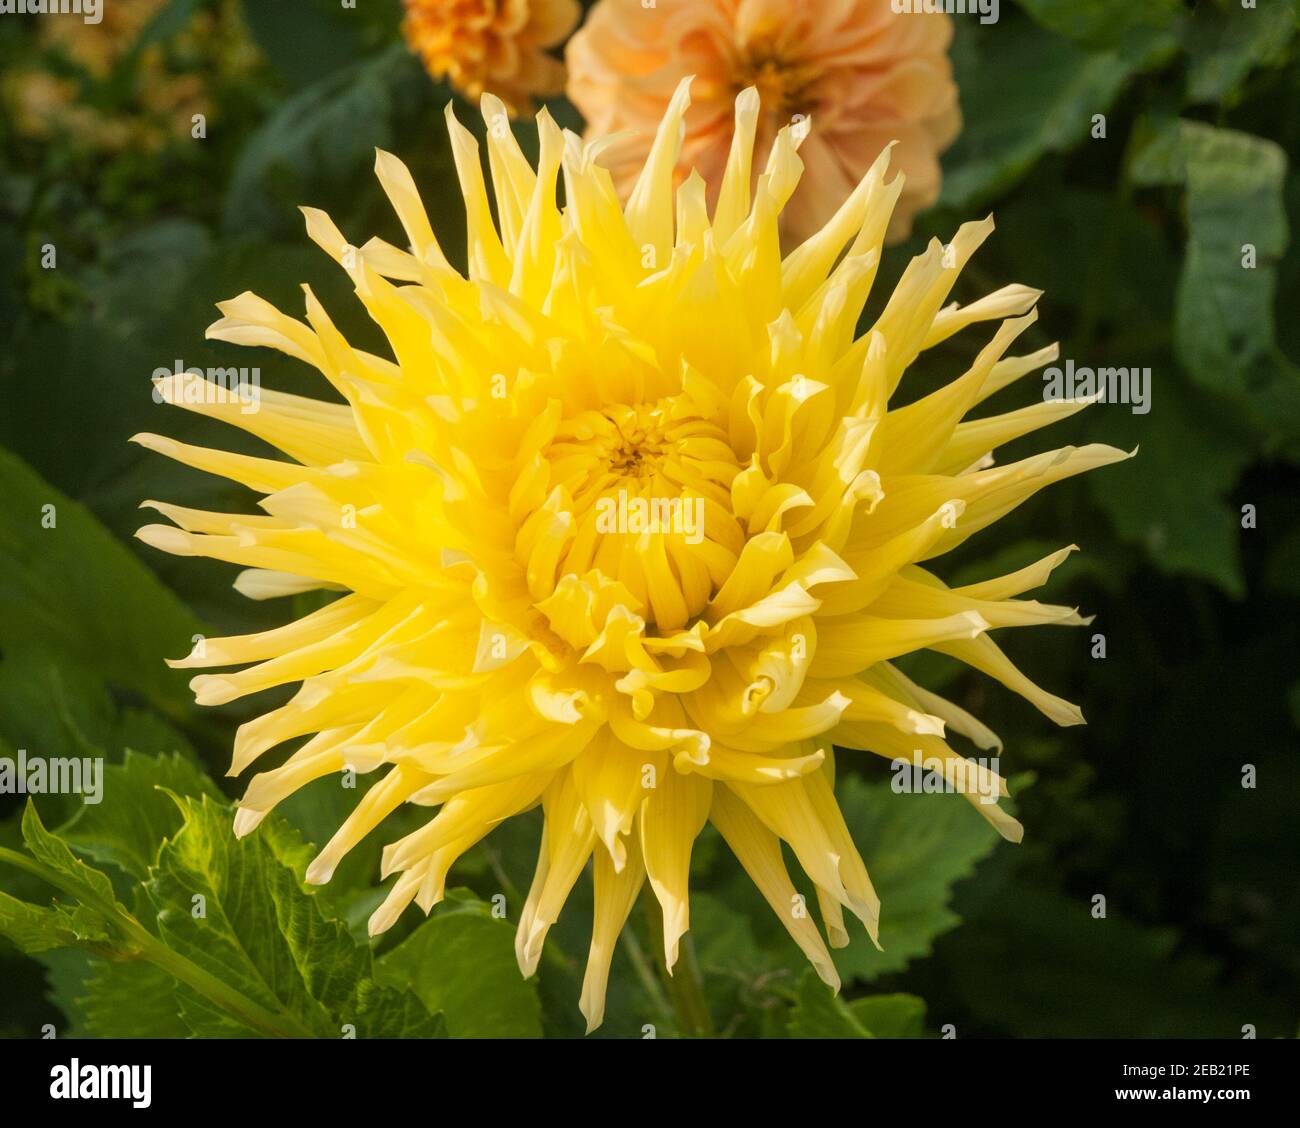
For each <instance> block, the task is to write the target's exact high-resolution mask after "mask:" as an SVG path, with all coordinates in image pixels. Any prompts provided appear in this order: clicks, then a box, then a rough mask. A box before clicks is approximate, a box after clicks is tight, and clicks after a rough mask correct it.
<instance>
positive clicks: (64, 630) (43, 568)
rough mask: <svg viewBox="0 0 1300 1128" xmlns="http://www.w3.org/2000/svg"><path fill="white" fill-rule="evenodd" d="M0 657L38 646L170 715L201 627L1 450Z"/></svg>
mask: <svg viewBox="0 0 1300 1128" xmlns="http://www.w3.org/2000/svg"><path fill="white" fill-rule="evenodd" d="M0 490H3V492H4V496H5V504H4V506H3V507H0V648H8V647H30V646H32V645H33V644H36V643H39V644H41V645H42V646H44V647H45V648H47V649H56V650H58V651H61V652H62V653H64V654H66V655H68V656H69V657H70V658H72V659H73V660H74V661H76V662H77V663H79V664H80V665H82V666H83V667H85V668H86V669H90V670H94V671H96V672H98V673H100V674H102V676H103V678H104V680H105V681H107V682H109V683H110V684H111V685H115V686H118V687H121V688H123V689H129V690H133V691H134V692H136V693H138V694H139V695H140V696H141V697H143V698H145V700H147V701H149V702H150V703H151V704H152V705H154V706H155V707H157V708H158V709H160V710H162V711H163V712H165V713H169V714H172V715H176V714H179V713H181V712H183V711H184V710H185V709H186V708H187V707H188V693H187V691H186V688H185V681H186V679H185V677H184V675H183V674H182V673H180V672H178V671H172V670H169V669H167V667H166V666H165V665H164V664H163V662H162V657H163V656H164V655H167V654H184V653H186V652H187V651H188V650H189V649H190V646H191V645H192V643H191V639H192V637H193V636H194V635H195V634H198V633H200V628H199V625H198V622H197V620H195V619H194V617H193V616H192V615H191V614H190V613H189V612H188V611H187V610H186V609H185V607H184V606H183V605H182V604H181V603H180V601H179V600H178V599H177V598H176V597H175V596H174V595H172V594H171V592H169V591H168V590H167V589H166V588H165V587H164V586H163V585H162V584H161V583H159V582H158V580H157V579H156V578H155V577H154V576H153V574H152V573H150V571H149V570H148V569H147V568H146V567H145V566H144V565H143V564H141V563H140V561H139V560H137V559H136V558H135V557H134V556H133V555H132V554H131V553H130V552H129V551H127V549H125V548H124V547H123V546H122V545H121V544H119V543H118V542H117V541H115V540H114V539H113V537H112V536H110V535H109V534H108V532H106V531H105V529H104V528H103V527H102V526H101V525H100V524H99V522H98V521H97V520H95V518H94V517H93V516H92V515H91V514H90V513H89V511H87V510H86V509H85V508H84V507H83V506H81V505H79V504H78V503H77V502H75V501H73V500H72V499H70V498H67V497H65V496H63V495H62V494H61V493H59V492H58V491H57V490H56V489H54V488H53V487H52V486H50V485H49V484H47V483H46V482H43V481H42V480H41V479H40V478H39V477H38V476H37V475H36V474H34V473H33V472H32V471H31V470H30V469H29V468H28V467H27V466H26V465H24V464H23V462H22V461H21V460H20V459H18V458H17V457H15V456H14V455H13V454H11V453H9V452H8V451H6V450H4V449H2V448H0Z"/></svg>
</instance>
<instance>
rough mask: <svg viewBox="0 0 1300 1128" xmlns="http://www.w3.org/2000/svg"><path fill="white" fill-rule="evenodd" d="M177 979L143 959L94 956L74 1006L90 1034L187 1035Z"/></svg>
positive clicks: (99, 1035) (131, 1035)
mask: <svg viewBox="0 0 1300 1128" xmlns="http://www.w3.org/2000/svg"><path fill="white" fill-rule="evenodd" d="M179 990H180V984H178V983H177V982H176V980H175V979H173V978H172V977H171V976H170V975H168V974H167V973H166V972H165V971H163V970H162V969H161V968H159V967H158V966H157V965H155V964H152V963H150V962H149V961H148V960H144V959H136V960H99V959H96V960H93V961H92V963H91V967H90V969H89V973H88V975H87V976H86V978H85V980H84V982H83V983H82V985H81V989H80V992H79V993H78V996H77V999H76V1007H77V1009H78V1010H79V1011H80V1013H81V1020H82V1025H83V1027H84V1029H85V1032H86V1033H87V1034H88V1035H90V1036H91V1037H93V1038H187V1037H189V1035H190V1028H189V1027H188V1026H187V1025H186V1024H185V1023H184V1022H183V1021H182V1020H181V1017H180V1013H179V1006H178V1002H177V993H178V991H179Z"/></svg>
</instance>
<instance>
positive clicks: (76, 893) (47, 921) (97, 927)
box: [0, 799, 133, 955]
mask: <svg viewBox="0 0 1300 1128" xmlns="http://www.w3.org/2000/svg"><path fill="white" fill-rule="evenodd" d="M22 836H23V841H24V842H25V843H26V845H27V849H28V850H29V851H30V852H31V854H32V856H33V858H34V859H35V863H32V862H25V861H24V859H23V858H22V856H21V855H17V854H15V853H14V852H12V851H10V850H9V849H8V848H7V847H6V848H5V852H6V853H8V854H10V855H11V856H10V857H8V858H5V859H3V860H4V861H7V862H9V863H10V864H11V865H18V866H19V868H28V869H29V871H30V872H32V873H35V874H39V876H41V877H42V878H43V879H44V880H45V881H46V882H48V883H50V884H54V885H55V886H56V887H57V888H58V889H59V891H60V892H62V893H64V894H67V895H68V896H70V897H72V898H74V900H73V901H72V902H69V903H64V902H59V901H55V902H54V904H53V905H52V906H51V907H49V908H46V907H44V906H41V905H35V904H31V903H30V902H27V901H23V900H20V899H18V898H16V897H14V896H12V895H11V894H9V893H0V935H3V936H5V937H7V938H8V939H9V940H10V941H12V942H13V943H14V944H15V945H16V946H17V947H18V948H19V949H20V950H21V951H24V952H26V953H28V954H29V955H34V954H37V953H40V952H47V951H50V950H52V949H56V948H65V947H76V946H82V947H86V948H89V949H91V950H94V951H99V952H114V953H116V954H120V955H129V954H132V952H133V948H132V946H131V945H130V944H129V943H128V942H126V941H125V940H124V938H123V937H122V935H121V932H120V930H118V929H117V928H114V927H112V925H111V924H110V921H111V920H113V919H114V918H116V917H117V916H118V915H119V914H125V911H126V910H125V909H123V908H122V906H121V905H120V904H119V903H118V900H117V896H116V894H115V893H114V891H113V884H112V882H111V881H110V880H109V879H108V875H107V874H105V873H102V872H101V871H100V870H97V869H93V868H92V867H90V866H88V865H86V864H85V863H84V862H83V861H81V860H80V859H79V858H78V857H77V856H76V855H75V854H73V852H72V851H71V850H69V849H68V847H67V846H66V845H65V844H64V843H63V842H62V841H61V840H60V839H59V838H58V837H57V836H56V835H54V834H51V833H50V832H49V831H48V830H46V829H45V825H44V823H42V822H41V816H40V814H39V813H38V812H37V810H36V807H35V806H34V805H33V804H32V802H31V800H30V799H29V800H28V801H27V806H26V808H25V809H24V811H23V818H22ZM40 895H41V896H46V895H48V894H47V891H46V889H44V888H43V889H42V891H41V894H40Z"/></svg>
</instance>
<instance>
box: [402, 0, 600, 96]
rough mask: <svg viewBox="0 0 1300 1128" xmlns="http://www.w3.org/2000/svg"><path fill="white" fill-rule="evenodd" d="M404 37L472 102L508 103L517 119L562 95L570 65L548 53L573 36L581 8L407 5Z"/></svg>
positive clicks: (424, 0)
mask: <svg viewBox="0 0 1300 1128" xmlns="http://www.w3.org/2000/svg"><path fill="white" fill-rule="evenodd" d="M403 4H404V6H405V8H406V16H405V18H404V19H403V21H402V34H403V36H404V37H405V38H406V41H407V43H408V44H409V45H410V47H411V49H412V50H413V51H414V52H415V53H416V54H417V55H419V56H420V60H421V62H423V63H424V67H425V69H426V70H427V71H428V72H429V74H430V75H432V76H433V77H434V78H437V79H446V80H447V82H448V83H449V84H450V85H451V86H453V87H455V89H457V90H459V91H460V92H461V93H462V94H464V95H465V96H466V97H469V98H477V97H479V96H480V95H482V94H483V93H485V92H491V93H493V94H496V95H497V96H498V97H500V98H501V99H502V100H503V101H504V103H505V107H506V109H507V111H508V112H509V113H510V114H512V115H514V114H518V113H523V112H524V111H526V110H528V109H529V108H530V107H531V105H532V101H533V98H534V97H544V96H546V95H549V94H558V93H559V92H560V90H561V89H563V87H564V64H563V63H561V62H560V60H559V59H557V58H554V57H552V56H551V55H550V54H548V53H547V49H548V48H551V47H555V46H557V45H558V44H559V43H561V42H562V41H563V40H564V38H565V36H567V35H568V34H569V32H571V31H572V30H573V26H574V24H576V23H577V22H578V17H579V16H580V15H581V12H582V9H581V8H580V7H579V6H578V3H577V0H403Z"/></svg>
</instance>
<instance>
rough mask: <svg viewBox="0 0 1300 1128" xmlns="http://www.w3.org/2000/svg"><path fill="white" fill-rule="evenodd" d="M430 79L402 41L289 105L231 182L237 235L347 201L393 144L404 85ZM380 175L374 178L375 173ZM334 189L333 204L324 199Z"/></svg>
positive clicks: (284, 226) (228, 214) (423, 89)
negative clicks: (303, 207) (302, 209)
mask: <svg viewBox="0 0 1300 1128" xmlns="http://www.w3.org/2000/svg"><path fill="white" fill-rule="evenodd" d="M416 82H418V83H419V87H418V89H419V91H420V93H421V94H427V90H428V87H429V81H428V78H427V76H426V75H425V74H424V72H423V71H422V70H421V69H420V66H419V64H418V63H417V62H415V60H414V59H413V58H412V57H411V55H410V54H409V52H408V51H407V50H406V48H405V46H404V45H403V44H401V43H395V44H392V45H391V46H390V47H389V49H388V50H387V51H385V52H383V53H382V54H380V55H378V56H373V57H369V58H362V59H359V60H357V61H356V62H354V63H353V64H352V65H350V66H345V67H342V68H340V69H338V70H335V71H332V72H329V73H326V74H325V76H324V77H323V78H318V79H317V81H315V82H314V83H313V84H312V85H310V86H307V87H305V88H303V89H302V90H300V91H298V92H297V93H296V94H294V95H293V96H292V97H290V98H288V99H287V100H285V101H284V102H282V103H281V104H280V105H279V106H278V107H277V108H276V110H275V111H274V112H273V113H272V114H271V115H270V117H268V118H267V120H266V122H265V124H263V125H262V127H261V128H260V129H259V130H258V132H257V133H256V134H255V135H254V136H253V138H252V140H250V141H249V142H248V144H247V145H246V146H245V148H244V151H243V154H242V155H241V157H240V159H239V163H238V165H237V166H236V168H235V171H234V173H233V175H232V177H231V180H230V187H229V190H228V193H227V196H226V203H225V209H224V219H223V223H224V226H225V228H226V230H227V231H228V232H229V233H230V234H232V235H233V234H237V233H239V234H247V233H248V232H250V231H258V232H273V231H285V230H288V229H290V228H292V229H293V230H295V232H296V230H297V229H298V225H299V223H300V218H301V217H300V216H299V214H298V210H297V209H298V206H299V205H300V204H303V203H305V202H310V203H311V204H312V205H313V206H325V207H326V209H327V210H330V207H329V205H330V204H331V202H333V201H337V202H338V203H340V204H342V203H344V202H348V201H350V200H352V199H353V198H354V197H355V196H356V193H357V185H358V183H362V184H365V185H366V188H367V190H370V191H374V187H373V184H372V183H369V182H368V181H367V180H366V179H363V178H366V176H367V173H368V171H369V169H370V167H371V165H372V164H373V163H374V156H375V148H376V147H379V148H391V147H392V145H393V123H394V118H395V115H396V113H397V108H398V100H399V99H400V98H403V97H406V96H407V95H406V93H405V92H404V89H403V87H404V86H407V87H409V86H411V85H413V84H415V83H416ZM371 179H373V178H371ZM322 192H325V193H328V194H332V196H333V201H332V200H330V199H325V200H322V199H321V193H322Z"/></svg>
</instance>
